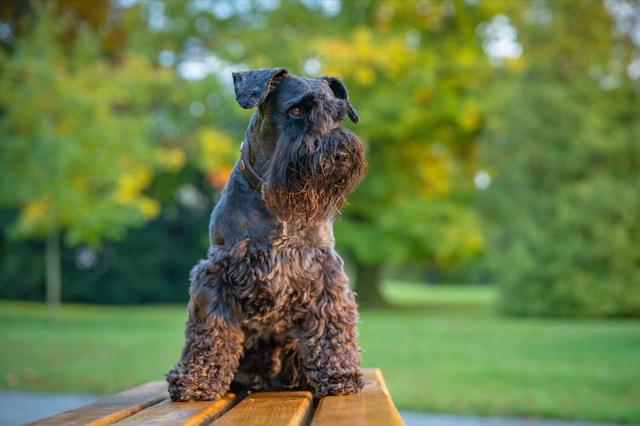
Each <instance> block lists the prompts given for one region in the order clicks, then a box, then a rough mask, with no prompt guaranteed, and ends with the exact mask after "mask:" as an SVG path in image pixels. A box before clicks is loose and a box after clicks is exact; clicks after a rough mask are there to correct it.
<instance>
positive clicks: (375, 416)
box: [311, 368, 405, 426]
mask: <svg viewBox="0 0 640 426" xmlns="http://www.w3.org/2000/svg"><path fill="white" fill-rule="evenodd" d="M363 375H364V379H365V387H364V389H362V391H361V392H359V393H358V394H356V395H345V396H327V397H325V398H322V399H321V400H320V403H319V404H318V409H317V410H316V414H315V416H314V417H313V420H312V421H311V425H312V426H358V425H363V426H364V425H366V426H404V424H405V423H404V421H403V420H402V417H400V413H399V412H398V410H397V409H396V407H395V405H393V401H392V400H391V396H390V395H389V390H388V389H387V385H386V384H385V383H384V379H383V377H382V373H381V372H380V370H379V369H377V368H371V369H365V370H363Z"/></svg>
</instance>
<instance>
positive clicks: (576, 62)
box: [480, 2, 640, 317]
mask: <svg viewBox="0 0 640 426" xmlns="http://www.w3.org/2000/svg"><path fill="white" fill-rule="evenodd" d="M529 6H530V7H529V8H527V9H526V10H523V11H521V13H520V14H517V15H513V21H514V22H515V24H516V25H517V28H518V31H519V38H520V40H521V42H522V44H523V47H524V51H525V54H526V57H527V61H526V65H525V68H524V69H523V70H522V72H520V73H515V74H511V75H509V73H505V74H504V75H503V76H502V77H503V78H502V79H501V80H500V81H498V82H497V85H495V87H494V91H493V92H492V93H494V98H495V99H496V103H495V105H494V108H492V114H491V117H492V120H491V124H490V126H489V131H488V132H487V134H486V137H485V138H484V142H483V152H484V161H485V164H486V166H487V168H488V169H489V170H490V171H491V172H492V175H493V176H494V182H493V183H492V185H491V187H490V188H489V190H487V191H486V193H484V194H483V195H482V197H481V199H480V202H481V203H480V206H481V208H482V210H483V212H484V216H485V217H486V218H487V219H488V220H489V221H490V223H491V224H492V228H491V230H492V232H491V233H490V238H489V249H488V255H489V260H490V263H491V264H492V266H493V271H494V273H495V278H496V280H497V281H498V282H499V283H500V284H501V286H502V290H503V291H502V300H501V308H502V310H503V311H505V312H508V313H512V314H525V315H561V316H636V317H637V316H640V251H639V250H638V249H637V244H638V243H637V242H638V240H640V216H638V211H640V191H639V190H638V188H640V175H639V174H638V171H639V170H640V143H639V141H640V49H639V48H638V44H635V43H633V42H632V40H631V39H630V36H632V35H633V34H634V31H638V29H640V28H639V27H637V26H636V27H629V26H623V25H620V22H616V20H615V19H614V16H615V15H616V14H617V13H618V12H620V8H622V9H624V10H626V11H627V12H628V11H629V8H631V9H630V10H632V11H633V10H634V4H633V3H630V2H608V3H606V6H605V3H603V2H572V3H569V2H535V3H531V4H530V5H529ZM625 13H626V12H625ZM632 15H633V14H632ZM576 16H579V17H580V19H575V17H576ZM635 16H636V17H640V7H638V4H637V3H635ZM625 28H626V31H625ZM638 33H639V34H640V32H638Z"/></svg>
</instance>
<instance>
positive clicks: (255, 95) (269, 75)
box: [232, 68, 288, 109]
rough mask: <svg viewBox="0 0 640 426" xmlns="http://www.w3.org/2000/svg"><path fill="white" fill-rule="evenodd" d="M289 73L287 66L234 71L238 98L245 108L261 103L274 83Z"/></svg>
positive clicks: (234, 86) (234, 82)
mask: <svg viewBox="0 0 640 426" xmlns="http://www.w3.org/2000/svg"><path fill="white" fill-rule="evenodd" d="M287 73H288V71H287V70H286V68H269V69H259V70H251V71H240V72H234V73H232V75H233V88H234V89H235V91H236V100H237V101H238V103H239V104H240V106H241V107H242V108H245V109H249V108H253V107H255V106H257V105H260V104H261V103H262V102H264V100H265V99H266V98H267V95H269V92H270V91H271V90H272V89H273V87H274V85H275V84H274V83H276V82H277V81H278V80H279V79H281V78H282V77H284V76H286V75H287Z"/></svg>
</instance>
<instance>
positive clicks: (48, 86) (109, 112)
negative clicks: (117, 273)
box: [0, 3, 185, 308]
mask: <svg viewBox="0 0 640 426" xmlns="http://www.w3.org/2000/svg"><path fill="white" fill-rule="evenodd" d="M34 6H37V7H35V8H34V13H33V15H32V17H31V18H32V19H33V24H32V25H31V27H30V29H29V30H25V31H24V33H23V34H22V36H21V37H20V38H19V39H16V40H15V43H14V44H13V45H12V49H11V52H10V53H8V54H7V53H4V54H2V58H0V64H1V65H0V139H1V140H2V144H1V145H0V154H1V155H0V170H1V174H2V183H1V185H2V190H1V191H0V205H1V206H3V207H11V208H17V209H19V212H20V213H19V216H18V218H17V221H16V222H15V223H14V224H13V225H12V227H11V231H12V234H13V235H14V236H16V237H38V238H46V239H47V250H46V251H47V256H46V257H47V289H48V291H47V298H48V301H49V303H50V304H51V306H52V307H53V308H55V307H56V305H57V304H59V302H60V250H59V238H60V234H61V233H63V232H64V233H65V236H66V241H67V242H68V243H69V244H71V245H76V244H79V243H89V244H93V245H95V244H98V243H100V242H101V241H102V240H103V239H105V238H109V239H114V238H120V237H121V236H122V235H123V233H124V231H125V229H126V228H127V227H130V226H133V225H139V224H141V223H143V222H144V221H145V220H148V219H149V218H152V217H155V216H156V215H157V214H158V211H159V209H160V206H159V204H158V202H157V201H156V200H154V199H152V198H151V197H149V196H147V195H145V194H144V190H145V189H146V188H147V187H148V186H149V184H150V183H151V180H152V177H153V175H154V173H156V172H157V171H159V170H177V169H179V168H180V167H182V165H183V163H184V161H185V156H184V153H183V152H182V150H180V149H177V148H168V147H161V146H160V145H159V144H157V143H155V142H154V140H153V139H152V137H151V136H152V132H151V130H152V122H151V116H150V115H149V111H151V110H153V108H154V106H156V105H157V104H159V103H160V101H159V99H160V98H159V97H160V96H161V95H162V92H163V89H164V88H166V87H167V86H168V85H169V84H170V81H171V74H170V73H168V72H167V71H164V70H161V69H158V68H156V67H154V66H153V65H152V64H151V63H150V62H149V61H148V60H147V59H146V58H144V57H143V56H141V55H138V54H135V53H131V52H124V53H122V54H120V55H119V58H118V61H117V62H113V61H108V60H106V59H105V58H104V57H103V55H102V53H103V52H102V51H101V49H100V43H99V39H98V38H97V37H98V36H97V35H96V33H94V32H90V31H86V30H83V29H82V27H80V29H79V30H78V31H79V36H78V37H77V38H75V39H73V40H71V42H70V43H64V44H63V43H62V38H64V35H65V31H66V29H67V28H68V25H69V22H68V21H65V20H64V19H62V20H61V19H59V17H56V16H55V15H54V6H53V3H44V4H42V3H34Z"/></svg>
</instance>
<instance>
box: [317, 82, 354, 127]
mask: <svg viewBox="0 0 640 426" xmlns="http://www.w3.org/2000/svg"><path fill="white" fill-rule="evenodd" d="M322 78H323V79H324V80H326V81H327V83H328V84H329V87H330V88H331V90H332V91H333V94H334V95H335V97H336V98H338V99H342V100H344V101H345V102H346V103H347V108H348V109H347V114H348V115H349V118H350V119H351V121H353V122H354V123H358V122H359V121H360V117H359V116H358V113H357V112H356V110H355V108H354V107H353V106H352V105H351V102H349V91H348V90H347V86H345V85H344V83H343V82H342V80H340V79H339V78H336V77H322Z"/></svg>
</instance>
